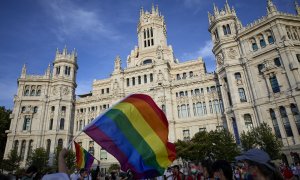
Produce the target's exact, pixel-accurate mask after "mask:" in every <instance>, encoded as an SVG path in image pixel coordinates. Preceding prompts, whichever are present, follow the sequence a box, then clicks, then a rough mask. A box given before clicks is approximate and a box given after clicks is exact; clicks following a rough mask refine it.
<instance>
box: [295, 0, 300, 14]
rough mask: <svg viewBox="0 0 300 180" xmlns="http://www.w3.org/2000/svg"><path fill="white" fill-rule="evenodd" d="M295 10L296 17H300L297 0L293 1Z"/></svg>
mask: <svg viewBox="0 0 300 180" xmlns="http://www.w3.org/2000/svg"><path fill="white" fill-rule="evenodd" d="M295 9H296V13H297V15H300V7H299V4H298V2H297V0H295Z"/></svg>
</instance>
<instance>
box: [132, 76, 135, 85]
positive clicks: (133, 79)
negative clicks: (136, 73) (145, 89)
mask: <svg viewBox="0 0 300 180" xmlns="http://www.w3.org/2000/svg"><path fill="white" fill-rule="evenodd" d="M132 86H135V77H132Z"/></svg>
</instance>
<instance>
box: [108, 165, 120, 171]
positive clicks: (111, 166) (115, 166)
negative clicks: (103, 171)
mask: <svg viewBox="0 0 300 180" xmlns="http://www.w3.org/2000/svg"><path fill="white" fill-rule="evenodd" d="M118 170H120V165H119V164H111V165H110V166H109V168H108V172H109V173H110V172H112V171H118Z"/></svg>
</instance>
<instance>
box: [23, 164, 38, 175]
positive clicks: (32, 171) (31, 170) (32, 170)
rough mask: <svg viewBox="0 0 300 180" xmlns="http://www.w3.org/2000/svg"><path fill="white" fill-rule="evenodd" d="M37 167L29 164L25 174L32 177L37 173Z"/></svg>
mask: <svg viewBox="0 0 300 180" xmlns="http://www.w3.org/2000/svg"><path fill="white" fill-rule="evenodd" d="M37 171H38V170H37V168H36V167H35V166H34V165H31V166H29V167H28V168H27V170H26V172H25V173H26V175H27V176H30V177H32V176H33V175H34V174H36V173H37Z"/></svg>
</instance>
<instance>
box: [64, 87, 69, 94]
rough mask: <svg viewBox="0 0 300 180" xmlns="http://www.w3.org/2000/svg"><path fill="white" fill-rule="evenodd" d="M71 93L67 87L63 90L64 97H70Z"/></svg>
mask: <svg viewBox="0 0 300 180" xmlns="http://www.w3.org/2000/svg"><path fill="white" fill-rule="evenodd" d="M69 93H70V90H69V88H68V87H65V88H64V89H63V94H64V95H68V94H69Z"/></svg>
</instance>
